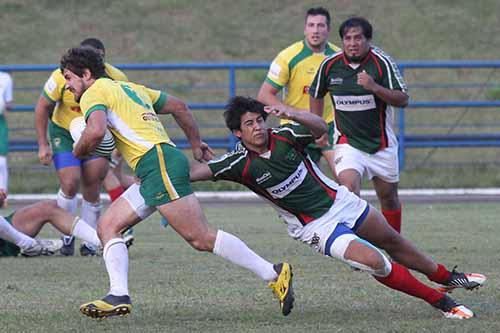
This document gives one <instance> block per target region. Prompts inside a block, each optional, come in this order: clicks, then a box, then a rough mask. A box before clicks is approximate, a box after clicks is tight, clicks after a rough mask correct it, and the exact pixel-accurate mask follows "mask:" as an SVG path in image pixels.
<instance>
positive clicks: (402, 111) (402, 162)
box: [398, 67, 406, 170]
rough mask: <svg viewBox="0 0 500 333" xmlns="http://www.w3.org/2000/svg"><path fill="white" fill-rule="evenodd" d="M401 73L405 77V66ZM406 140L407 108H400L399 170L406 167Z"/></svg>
mask: <svg viewBox="0 0 500 333" xmlns="http://www.w3.org/2000/svg"><path fill="white" fill-rule="evenodd" d="M400 69H401V75H402V76H403V77H404V67H401V68H400ZM405 150H406V142H405V109H404V108H399V151H398V155H399V170H403V169H404V167H405V158H406V151H405Z"/></svg>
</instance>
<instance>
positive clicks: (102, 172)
mask: <svg viewBox="0 0 500 333" xmlns="http://www.w3.org/2000/svg"><path fill="white" fill-rule="evenodd" d="M108 170H109V161H108V160H107V159H105V158H104V157H97V156H95V157H90V158H88V159H85V160H84V161H83V163H82V183H83V184H84V185H92V184H98V185H100V184H101V183H102V181H103V180H104V177H106V174H107V172H108Z"/></svg>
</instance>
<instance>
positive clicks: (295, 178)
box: [266, 162, 307, 199]
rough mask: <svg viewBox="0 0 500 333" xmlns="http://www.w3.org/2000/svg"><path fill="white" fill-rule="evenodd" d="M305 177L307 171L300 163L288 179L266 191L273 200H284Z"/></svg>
mask: <svg viewBox="0 0 500 333" xmlns="http://www.w3.org/2000/svg"><path fill="white" fill-rule="evenodd" d="M306 175H307V169H306V166H305V164H304V162H302V163H300V164H299V166H298V167H297V169H296V170H295V171H294V172H293V174H292V175H290V177H288V178H287V179H285V180H284V181H282V182H281V183H279V184H277V185H275V186H272V187H269V188H267V189H266V190H267V192H268V193H269V194H270V195H271V196H272V197H273V198H275V199H281V198H284V197H286V196H287V195H288V194H290V193H291V192H292V191H293V190H295V189H296V188H297V187H299V186H300V184H302V182H303V181H304V179H305V178H306Z"/></svg>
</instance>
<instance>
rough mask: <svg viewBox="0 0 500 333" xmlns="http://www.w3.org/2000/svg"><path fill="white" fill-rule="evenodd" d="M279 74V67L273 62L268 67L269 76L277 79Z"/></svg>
mask: <svg viewBox="0 0 500 333" xmlns="http://www.w3.org/2000/svg"><path fill="white" fill-rule="evenodd" d="M280 73H281V66H280V65H278V64H277V63H275V62H274V61H273V63H272V64H271V66H270V67H269V76H274V77H278V76H280Z"/></svg>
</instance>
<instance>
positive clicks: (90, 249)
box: [80, 243, 99, 257]
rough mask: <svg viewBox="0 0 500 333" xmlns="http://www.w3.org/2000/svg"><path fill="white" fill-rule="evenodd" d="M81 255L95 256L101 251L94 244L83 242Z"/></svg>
mask: <svg viewBox="0 0 500 333" xmlns="http://www.w3.org/2000/svg"><path fill="white" fill-rule="evenodd" d="M80 255H81V256H82V257H93V256H98V255H99V253H98V251H97V248H96V247H95V246H93V245H92V244H87V243H83V244H82V245H81V246H80Z"/></svg>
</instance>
